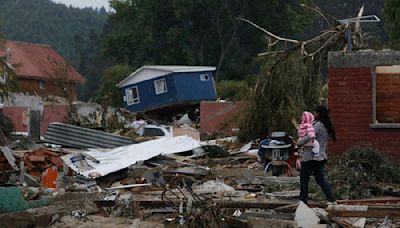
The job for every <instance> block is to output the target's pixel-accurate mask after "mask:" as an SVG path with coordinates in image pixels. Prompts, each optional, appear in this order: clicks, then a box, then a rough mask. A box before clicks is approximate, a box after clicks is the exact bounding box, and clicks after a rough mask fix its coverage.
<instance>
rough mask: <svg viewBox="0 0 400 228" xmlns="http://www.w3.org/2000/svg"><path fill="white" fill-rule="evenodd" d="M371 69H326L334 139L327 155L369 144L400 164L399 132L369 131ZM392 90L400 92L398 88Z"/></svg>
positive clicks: (370, 118)
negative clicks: (335, 133) (335, 137)
mask: <svg viewBox="0 0 400 228" xmlns="http://www.w3.org/2000/svg"><path fill="white" fill-rule="evenodd" d="M399 64H400V62H399ZM372 69H373V68H372V66H371V67H350V66H349V67H346V68H340V67H332V66H330V67H329V69H328V78H329V83H328V87H329V91H328V102H329V108H330V110H331V118H332V122H333V124H334V127H335V129H336V132H337V140H336V142H335V143H330V144H329V149H328V150H329V153H331V154H332V153H343V152H344V151H345V150H346V149H348V148H349V147H352V146H355V145H372V146H373V147H375V148H377V149H378V150H380V151H382V152H383V153H385V154H387V155H389V156H392V157H394V158H395V159H396V160H398V161H400V152H398V148H400V140H399V139H400V129H373V128H370V124H371V123H372V115H373V113H372V73H371V72H372ZM377 82H378V81H377ZM380 83H381V84H382V82H380ZM396 90H397V91H400V85H397V86H396ZM377 97H379V96H377ZM398 107H399V106H397V108H398Z"/></svg>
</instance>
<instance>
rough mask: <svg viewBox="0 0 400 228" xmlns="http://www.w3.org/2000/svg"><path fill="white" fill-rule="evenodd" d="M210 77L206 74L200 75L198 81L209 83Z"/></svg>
mask: <svg viewBox="0 0 400 228" xmlns="http://www.w3.org/2000/svg"><path fill="white" fill-rule="evenodd" d="M209 80H210V75H208V74H200V81H209Z"/></svg>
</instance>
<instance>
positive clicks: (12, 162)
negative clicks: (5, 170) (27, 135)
mask: <svg viewBox="0 0 400 228" xmlns="http://www.w3.org/2000/svg"><path fill="white" fill-rule="evenodd" d="M0 150H1V152H3V154H4V156H5V157H6V159H7V161H8V164H10V165H11V167H13V169H14V170H17V169H18V167H17V164H16V163H15V161H16V160H15V157H14V155H13V152H12V150H11V149H10V148H8V147H4V146H2V147H0Z"/></svg>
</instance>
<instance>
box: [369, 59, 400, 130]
mask: <svg viewBox="0 0 400 228" xmlns="http://www.w3.org/2000/svg"><path fill="white" fill-rule="evenodd" d="M372 87H373V88H372V89H373V92H372V111H373V118H372V122H373V123H372V125H371V127H373V128H400V65H396V66H377V67H376V68H375V72H373V74H372Z"/></svg>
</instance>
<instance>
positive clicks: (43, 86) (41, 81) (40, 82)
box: [39, 80, 46, 89]
mask: <svg viewBox="0 0 400 228" xmlns="http://www.w3.org/2000/svg"><path fill="white" fill-rule="evenodd" d="M39 88H40V89H46V82H45V81H44V80H40V81H39Z"/></svg>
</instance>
